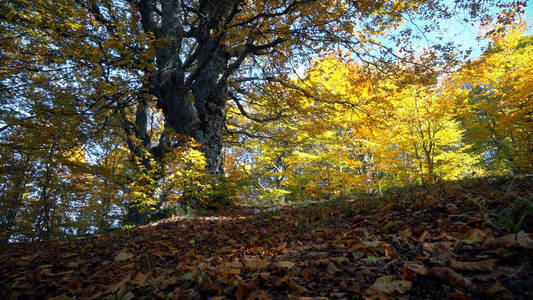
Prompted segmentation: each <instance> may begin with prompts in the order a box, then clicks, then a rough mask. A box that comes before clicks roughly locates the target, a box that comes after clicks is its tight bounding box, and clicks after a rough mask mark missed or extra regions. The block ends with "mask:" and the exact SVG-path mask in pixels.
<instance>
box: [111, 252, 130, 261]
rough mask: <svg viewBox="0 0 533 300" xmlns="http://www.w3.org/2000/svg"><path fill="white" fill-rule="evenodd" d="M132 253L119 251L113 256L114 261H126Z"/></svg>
mask: <svg viewBox="0 0 533 300" xmlns="http://www.w3.org/2000/svg"><path fill="white" fill-rule="evenodd" d="M133 256H134V255H133V254H132V253H129V252H121V253H119V254H117V256H115V261H126V260H128V259H130V258H132V257H133Z"/></svg>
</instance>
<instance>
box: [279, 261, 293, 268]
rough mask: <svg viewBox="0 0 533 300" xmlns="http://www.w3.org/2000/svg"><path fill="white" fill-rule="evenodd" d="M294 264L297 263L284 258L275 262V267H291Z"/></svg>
mask: <svg viewBox="0 0 533 300" xmlns="http://www.w3.org/2000/svg"><path fill="white" fill-rule="evenodd" d="M294 266H295V264H294V263H293V262H290V261H288V260H283V261H280V262H277V263H275V264H274V267H276V268H279V269H290V268H292V267H294Z"/></svg>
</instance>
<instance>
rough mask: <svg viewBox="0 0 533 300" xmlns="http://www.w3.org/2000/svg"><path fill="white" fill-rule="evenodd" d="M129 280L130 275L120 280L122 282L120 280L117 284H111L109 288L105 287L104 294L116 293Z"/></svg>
mask: <svg viewBox="0 0 533 300" xmlns="http://www.w3.org/2000/svg"><path fill="white" fill-rule="evenodd" d="M130 279H131V273H128V274H127V275H126V276H125V277H124V278H122V280H120V281H119V282H117V283H114V284H111V285H109V286H107V289H106V290H105V292H104V293H105V294H109V293H114V292H116V291H118V289H119V288H120V287H121V286H123V285H125V284H126V283H128V281H130Z"/></svg>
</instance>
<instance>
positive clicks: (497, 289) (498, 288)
mask: <svg viewBox="0 0 533 300" xmlns="http://www.w3.org/2000/svg"><path fill="white" fill-rule="evenodd" d="M506 291H507V288H506V287H505V286H503V285H502V284H501V283H499V282H496V283H495V284H493V285H491V286H489V288H488V289H486V290H485V294H486V295H487V296H490V297H494V295H496V294H498V293H501V292H506Z"/></svg>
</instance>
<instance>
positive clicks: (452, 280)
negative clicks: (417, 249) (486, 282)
mask: <svg viewBox="0 0 533 300" xmlns="http://www.w3.org/2000/svg"><path fill="white" fill-rule="evenodd" d="M428 274H429V275H431V276H432V277H435V278H438V279H441V280H442V281H444V282H446V283H448V284H450V285H452V286H460V287H470V286H472V282H471V281H470V280H468V279H466V278H464V277H463V276H461V275H460V274H459V273H457V272H455V271H454V270H453V269H451V268H448V267H433V268H431V269H429V272H428Z"/></svg>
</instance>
